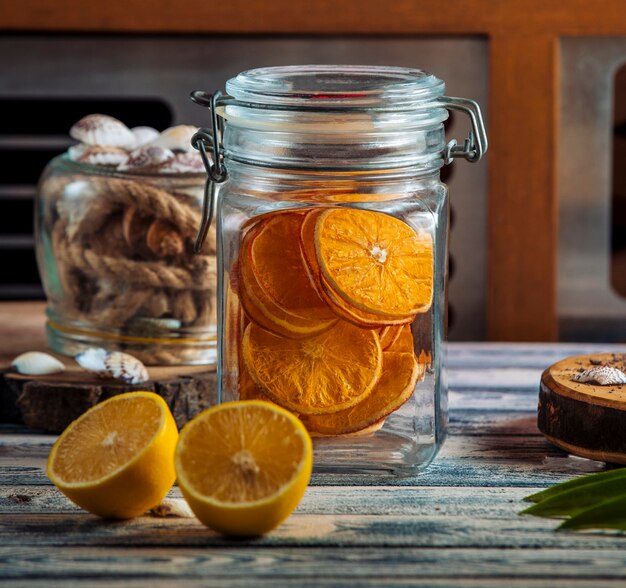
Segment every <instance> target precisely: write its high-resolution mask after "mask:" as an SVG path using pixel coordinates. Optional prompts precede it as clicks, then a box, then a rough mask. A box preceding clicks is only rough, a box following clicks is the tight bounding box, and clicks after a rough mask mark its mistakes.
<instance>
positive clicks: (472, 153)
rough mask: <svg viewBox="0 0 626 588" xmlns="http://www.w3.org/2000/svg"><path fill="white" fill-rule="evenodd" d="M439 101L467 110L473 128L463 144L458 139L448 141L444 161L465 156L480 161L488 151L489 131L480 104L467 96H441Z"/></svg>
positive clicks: (469, 159)
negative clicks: (486, 129) (486, 128)
mask: <svg viewBox="0 0 626 588" xmlns="http://www.w3.org/2000/svg"><path fill="white" fill-rule="evenodd" d="M438 101H439V102H441V103H442V104H444V105H445V107H446V108H448V109H450V110H459V111H461V112H465V114H467V115H468V116H469V118H470V122H471V124H472V130H471V131H470V132H469V134H468V136H467V138H466V139H465V141H463V145H459V144H458V143H457V141H456V139H452V140H451V141H449V142H448V144H447V145H446V146H445V148H444V150H443V161H444V163H446V164H449V163H452V160H453V159H456V158H457V157H463V158H464V159H467V161H469V162H471V163H476V162H477V161H480V159H481V158H482V156H483V155H484V154H485V153H486V152H487V147H488V143H487V132H486V131H485V123H484V121H483V115H482V113H481V112H480V106H478V103H477V102H474V101H473V100H468V99H467V98H453V97H451V96H441V97H440V98H438Z"/></svg>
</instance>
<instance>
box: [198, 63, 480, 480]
mask: <svg viewBox="0 0 626 588" xmlns="http://www.w3.org/2000/svg"><path fill="white" fill-rule="evenodd" d="M443 90H444V84H443V82H442V81H441V80H439V79H437V78H436V77H435V76H433V75H431V74H428V73H427V72H423V71H420V70H409V69H402V68H382V67H365V66H362V67H355V66H306V67H278V68H264V69H259V70H252V71H248V72H244V73H242V74H239V75H238V76H237V77H235V78H233V79H231V80H230V81H229V82H228V83H227V84H226V91H227V93H228V95H222V94H221V93H217V94H214V95H213V96H209V95H207V94H204V93H202V92H195V93H194V94H193V98H194V99H195V101H196V102H199V103H200V104H202V105H204V106H207V107H209V109H210V112H211V113H212V129H211V131H209V130H204V131H201V132H200V133H199V135H197V137H196V139H197V143H196V145H197V147H198V148H199V149H200V151H201V152H202V153H203V155H204V159H205V164H206V165H207V169H208V171H209V182H208V184H207V192H206V197H207V200H208V201H207V203H206V206H205V211H206V213H207V214H206V215H205V217H204V224H203V226H202V227H201V231H200V237H201V236H202V234H203V232H204V231H205V230H206V228H207V223H210V217H211V214H212V211H213V206H214V205H215V204H217V210H216V217H217V242H218V247H217V248H218V260H219V266H218V298H219V303H218V304H219V320H218V325H219V326H218V329H219V341H220V348H219V362H218V379H219V394H220V399H221V401H229V400H235V399H262V400H269V401H271V402H274V403H277V404H279V405H281V406H283V407H285V408H287V409H289V410H291V411H292V412H294V413H296V414H297V415H299V416H300V418H301V419H302V420H303V422H304V423H305V424H306V426H307V428H308V430H309V431H310V433H311V435H312V437H313V440H314V447H315V460H314V461H315V468H316V471H318V472H332V473H339V472H351V473H359V472H377V473H383V472H394V473H397V474H410V473H414V472H415V470H416V469H418V468H419V467H421V466H424V465H426V464H428V463H429V462H430V460H432V459H433V457H434V456H435V454H436V453H437V451H438V449H439V447H440V445H441V443H442V442H443V439H444V437H445V431H446V423H447V388H446V379H445V372H444V348H443V342H444V338H445V329H444V323H445V314H446V275H447V242H448V214H449V208H448V194H447V189H446V186H445V185H444V184H443V183H442V182H441V181H440V179H439V169H440V168H441V166H442V165H443V164H444V162H448V161H450V160H451V159H452V158H454V157H465V158H466V159H468V160H470V161H477V160H478V159H480V157H481V156H482V153H483V152H484V151H485V149H486V146H487V145H486V137H485V133H484V127H483V124H482V118H481V115H480V110H479V108H478V106H477V105H476V104H475V103H473V102H471V101H466V100H463V99H457V98H447V97H444V96H443ZM448 108H456V109H459V110H463V111H465V112H467V113H469V114H470V118H471V120H472V127H473V131H472V132H471V133H470V136H469V137H468V139H467V140H466V141H465V143H464V145H463V146H458V145H457V144H456V142H455V141H451V142H449V143H448V144H446V143H445V136H444V128H443V122H444V120H445V119H446V118H447V117H448ZM214 138H215V140H214ZM209 156H211V161H209Z"/></svg>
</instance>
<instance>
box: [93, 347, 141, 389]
mask: <svg viewBox="0 0 626 588" xmlns="http://www.w3.org/2000/svg"><path fill="white" fill-rule="evenodd" d="M104 367H105V375H107V376H109V377H111V378H115V379H116V380H122V382H126V383H127V384H141V383H142V382H147V381H148V380H149V379H150V376H149V375H148V370H147V369H146V366H145V365H143V363H141V362H140V361H139V360H138V359H137V358H136V357H133V356H132V355H130V354H128V353H122V352H121V351H113V352H111V353H108V354H107V356H106V358H105V359H104Z"/></svg>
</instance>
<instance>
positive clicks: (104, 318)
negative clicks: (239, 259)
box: [35, 154, 217, 365]
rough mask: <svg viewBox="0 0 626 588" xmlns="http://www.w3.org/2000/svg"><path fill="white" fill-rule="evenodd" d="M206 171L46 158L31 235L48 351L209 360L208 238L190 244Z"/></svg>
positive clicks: (211, 287)
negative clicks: (100, 350)
mask: <svg viewBox="0 0 626 588" xmlns="http://www.w3.org/2000/svg"><path fill="white" fill-rule="evenodd" d="M204 182H205V175H204V174H203V173H201V171H199V172H195V173H176V172H171V173H165V172H154V171H141V172H140V171H118V170H115V169H107V168H106V167H103V166H99V165H90V164H87V163H83V162H80V161H73V160H72V159H71V158H70V157H69V156H68V154H64V155H62V156H59V157H57V158H55V159H53V160H52V161H51V162H50V163H49V165H48V167H47V168H46V170H45V171H44V173H43V175H42V178H41V180H40V183H39V188H38V196H37V203H36V210H35V235H36V249H37V260H38V265H39V270H40V275H41V278H42V281H43V285H44V289H45V291H46V295H47V299H48V307H47V315H48V323H47V331H48V343H49V345H50V347H51V348H52V349H53V350H54V351H57V352H59V353H63V354H66V355H75V354H77V353H79V352H80V351H83V350H84V349H86V348H88V347H104V348H106V349H108V350H113V349H116V350H124V351H127V352H129V353H131V354H133V355H135V356H136V357H137V358H139V359H140V360H142V361H143V362H144V363H146V364H149V365H177V364H209V365H211V364H212V365H215V363H216V359H217V337H216V332H217V328H216V301H217V295H216V259H215V235H214V233H211V234H209V237H208V238H207V240H206V241H205V243H204V246H203V249H202V251H201V253H200V254H194V251H193V242H194V238H195V233H196V230H197V224H198V223H199V222H200V218H201V207H202V194H203V188H204Z"/></svg>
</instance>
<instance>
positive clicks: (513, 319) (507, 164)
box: [0, 0, 626, 341]
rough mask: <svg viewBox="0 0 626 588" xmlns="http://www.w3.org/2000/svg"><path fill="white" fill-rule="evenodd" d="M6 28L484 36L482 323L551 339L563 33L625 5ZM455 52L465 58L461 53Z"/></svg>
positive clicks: (31, 17)
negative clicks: (486, 149) (486, 125)
mask: <svg viewBox="0 0 626 588" xmlns="http://www.w3.org/2000/svg"><path fill="white" fill-rule="evenodd" d="M2 4H3V5H4V7H3V8H4V10H3V11H1V12H0V28H1V29H2V30H4V31H18V30H19V31H48V32H50V33H57V32H68V31H82V32H89V31H93V32H105V31H106V32H120V33H134V32H142V33H145V32H150V33H181V34H191V33H193V34H242V33H243V34H254V35H273V34H302V35H329V34H335V35H336V34H342V35H343V34H346V35H378V36H380V35H481V36H486V37H487V38H488V40H489V44H490V100H489V121H490V137H489V139H490V156H489V166H490V170H489V180H490V181H489V204H488V213H489V234H488V270H487V271H488V279H487V281H488V283H487V325H488V337H489V338H490V339H494V340H503V341H504V340H511V341H513V340H518V341H519V340H523V341H533V340H543V341H551V340H556V338H557V301H556V292H557V289H556V280H557V258H556V255H557V241H558V207H557V197H556V195H557V189H558V185H557V179H558V178H557V166H556V162H557V155H558V149H559V144H558V125H557V123H558V119H557V117H558V113H559V87H558V76H559V39H560V38H562V37H567V36H621V35H626V11H625V10H624V5H623V1H622V0H594V1H593V2H589V1H586V0H506V1H504V0H455V1H453V2H447V3H442V2H440V1H439V0H412V1H411V0H389V1H388V2H386V3H384V4H381V3H380V2H378V1H375V0H316V1H308V0H302V1H299V2H298V1H294V0H271V1H270V0H265V1H260V0H248V1H246V0H228V1H223V2H207V1H206V0H187V1H186V2H180V3H171V2H165V1H164V0H161V1H157V0H153V1H151V2H149V1H142V0H127V1H126V2H123V3H117V2H108V3H106V2H105V3H98V4H95V5H94V4H90V3H85V2H81V1H78V0H21V2H19V3H17V4H13V3H11V2H9V0H3V2H2ZM458 58H459V59H463V58H464V56H463V55H459V56H458Z"/></svg>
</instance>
